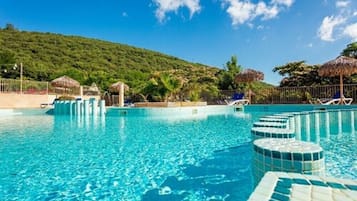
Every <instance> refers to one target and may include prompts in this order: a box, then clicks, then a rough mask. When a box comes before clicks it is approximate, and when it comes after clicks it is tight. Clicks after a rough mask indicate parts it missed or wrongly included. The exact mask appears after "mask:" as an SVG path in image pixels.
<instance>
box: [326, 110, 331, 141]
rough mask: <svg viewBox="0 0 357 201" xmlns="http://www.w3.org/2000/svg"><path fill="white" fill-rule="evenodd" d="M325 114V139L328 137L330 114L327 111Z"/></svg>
mask: <svg viewBox="0 0 357 201" xmlns="http://www.w3.org/2000/svg"><path fill="white" fill-rule="evenodd" d="M325 115H326V123H325V125H326V139H330V114H329V112H326V113H325Z"/></svg>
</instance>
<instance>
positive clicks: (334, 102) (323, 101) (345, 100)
mask: <svg viewBox="0 0 357 201" xmlns="http://www.w3.org/2000/svg"><path fill="white" fill-rule="evenodd" d="M317 101H318V102H319V103H320V104H321V105H340V104H341V105H342V104H344V105H351V103H352V101H353V98H345V97H343V98H342V102H341V98H332V99H329V98H323V99H317Z"/></svg>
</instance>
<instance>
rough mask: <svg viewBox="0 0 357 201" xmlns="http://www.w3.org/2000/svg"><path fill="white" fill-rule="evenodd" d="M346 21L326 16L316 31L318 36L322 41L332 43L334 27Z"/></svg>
mask: <svg viewBox="0 0 357 201" xmlns="http://www.w3.org/2000/svg"><path fill="white" fill-rule="evenodd" d="M345 21H346V19H345V18H342V17H335V16H327V17H325V18H324V19H323V21H322V24H321V26H320V28H319V31H318V36H319V37H320V39H321V40H324V41H334V40H335V39H334V37H333V31H334V29H335V27H336V26H339V25H341V24H343V23H344V22H345Z"/></svg>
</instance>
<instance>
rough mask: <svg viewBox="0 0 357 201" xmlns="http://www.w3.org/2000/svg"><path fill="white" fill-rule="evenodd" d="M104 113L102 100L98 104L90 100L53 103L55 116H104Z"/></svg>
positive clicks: (94, 100)
mask: <svg viewBox="0 0 357 201" xmlns="http://www.w3.org/2000/svg"><path fill="white" fill-rule="evenodd" d="M105 112H106V109H105V102H104V100H100V101H99V103H98V101H97V100H96V99H90V100H65V101H55V104H54V114H55V115H73V116H82V115H84V116H89V115H92V116H97V115H101V116H104V114H105Z"/></svg>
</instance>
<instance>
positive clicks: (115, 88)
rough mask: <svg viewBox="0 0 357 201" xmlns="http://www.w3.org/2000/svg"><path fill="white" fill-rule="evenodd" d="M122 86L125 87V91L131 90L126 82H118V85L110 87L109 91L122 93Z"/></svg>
mask: <svg viewBox="0 0 357 201" xmlns="http://www.w3.org/2000/svg"><path fill="white" fill-rule="evenodd" d="M122 84H123V85H124V90H125V91H128V90H129V86H128V85H126V84H125V83H124V82H121V81H119V82H116V83H114V84H112V85H110V87H109V91H111V92H120V86H121V85H122Z"/></svg>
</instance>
